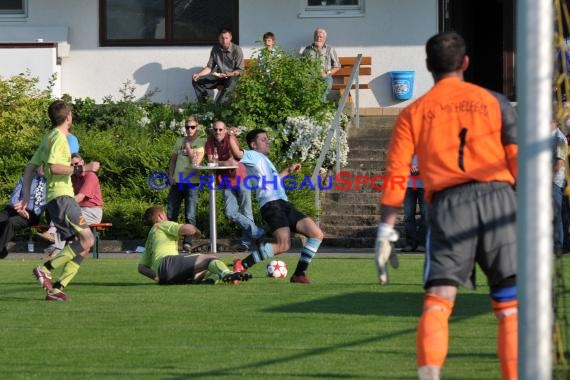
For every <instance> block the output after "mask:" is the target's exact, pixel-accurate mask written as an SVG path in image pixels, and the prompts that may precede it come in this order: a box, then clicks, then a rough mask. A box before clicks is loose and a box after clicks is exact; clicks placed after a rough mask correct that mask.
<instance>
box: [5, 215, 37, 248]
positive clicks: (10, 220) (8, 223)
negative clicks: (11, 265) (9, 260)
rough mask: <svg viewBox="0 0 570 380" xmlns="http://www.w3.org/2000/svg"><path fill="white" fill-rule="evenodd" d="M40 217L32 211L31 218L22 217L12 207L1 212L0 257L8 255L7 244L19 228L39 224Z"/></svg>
mask: <svg viewBox="0 0 570 380" xmlns="http://www.w3.org/2000/svg"><path fill="white" fill-rule="evenodd" d="M39 219H40V218H39V217H38V216H37V215H36V214H34V213H30V219H25V218H23V217H21V216H20V215H19V214H18V213H17V212H16V210H14V209H13V208H12V207H7V208H5V209H4V210H3V211H2V212H0V259H3V258H4V257H6V256H7V255H8V250H7V249H6V245H7V244H8V242H9V241H11V240H12V239H14V235H15V234H16V231H17V230H20V229H22V228H26V227H30V226H33V225H35V224H38V221H39Z"/></svg>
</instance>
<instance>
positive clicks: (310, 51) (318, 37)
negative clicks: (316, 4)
mask: <svg viewBox="0 0 570 380" xmlns="http://www.w3.org/2000/svg"><path fill="white" fill-rule="evenodd" d="M303 56H311V57H313V58H316V59H317V60H319V61H320V62H321V64H322V68H323V71H322V72H321V77H322V78H323V80H324V81H325V82H327V91H326V92H327V93H328V92H329V91H330V90H331V88H332V85H333V77H332V76H333V75H334V73H336V72H337V71H338V70H340V67H341V65H340V60H339V59H338V54H337V53H336V50H335V48H334V47H332V46H331V45H329V44H327V31H326V30H324V29H323V28H317V29H315V33H314V35H313V43H312V44H310V45H309V46H307V47H305V50H303Z"/></svg>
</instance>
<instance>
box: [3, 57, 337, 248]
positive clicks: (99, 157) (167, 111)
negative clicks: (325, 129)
mask: <svg viewBox="0 0 570 380" xmlns="http://www.w3.org/2000/svg"><path fill="white" fill-rule="evenodd" d="M268 62H269V63H268V64H269V66H267V67H269V68H270V75H269V76H268V75H267V72H266V71H262V70H261V69H260V67H259V65H257V64H253V65H250V66H249V67H248V68H247V70H246V72H245V74H244V76H243V77H242V79H241V80H240V83H239V85H238V89H237V91H236V96H235V98H234V101H233V103H232V105H231V107H221V106H219V105H217V104H215V103H213V102H212V101H207V102H204V103H184V104H182V105H177V106H175V105H172V104H156V103H151V102H149V101H148V99H146V98H143V99H140V100H135V96H134V86H133V85H132V84H131V83H130V82H129V81H127V82H126V83H125V84H124V85H123V86H122V87H121V89H120V93H121V98H120V99H113V98H111V97H106V98H104V99H103V101H102V103H96V102H95V101H94V100H93V99H91V98H85V99H72V98H71V97H70V96H68V95H66V96H64V100H66V101H67V102H68V103H70V104H72V106H73V127H72V132H73V133H74V134H75V135H76V136H77V138H78V139H79V142H80V152H81V154H82V155H83V157H84V158H85V160H86V161H92V160H96V161H99V162H100V163H101V169H100V171H99V173H98V175H99V178H100V182H101V188H102V192H103V200H104V203H105V205H104V217H103V219H104V221H109V222H112V223H113V228H112V229H110V230H109V231H107V232H106V235H105V236H106V238H119V239H144V237H145V236H146V232H147V230H148V228H147V227H146V226H145V225H144V223H143V221H142V215H143V213H144V211H145V210H146V208H147V207H148V206H150V205H153V204H158V205H166V196H167V192H168V190H167V189H165V190H160V191H159V190H154V189H152V188H151V187H150V186H149V184H148V177H149V175H150V174H152V173H153V172H157V171H161V172H165V173H166V172H167V171H168V170H167V166H168V161H169V159H170V155H171V150H172V147H173V146H174V143H175V141H176V139H177V138H178V137H180V136H181V134H182V133H183V125H184V119H185V117H186V116H188V115H196V116H197V117H198V119H199V120H200V122H201V124H202V125H204V126H205V129H206V130H203V131H202V133H203V136H204V137H205V136H206V133H207V132H209V128H210V127H211V123H212V122H213V121H214V120H216V119H222V120H225V121H226V122H227V123H228V124H229V125H236V126H237V125H239V126H241V127H240V128H241V129H243V130H245V131H247V130H249V129H252V128H259V127H263V128H265V129H267V130H268V133H269V135H270V137H271V138H272V148H271V154H270V158H271V159H272V160H273V162H274V163H275V165H276V166H277V168H283V167H285V166H286V165H288V164H290V163H291V162H293V161H296V158H297V157H287V154H286V152H287V151H288V149H289V144H290V143H289V142H288V137H287V136H286V135H284V133H285V132H284V129H283V126H284V125H285V120H286V119H287V117H291V116H302V115H310V116H311V117H312V118H313V119H314V120H317V121H318V122H323V121H324V120H326V119H327V118H330V112H331V110H332V109H334V108H333V106H332V104H331V103H328V102H326V101H324V100H323V91H324V85H325V84H324V82H323V81H322V80H320V79H319V77H318V66H317V64H318V63H317V62H316V61H315V60H312V59H310V58H303V57H297V56H288V55H285V54H282V55H281V56H280V57H277V58H270V59H269V61H268ZM37 83H38V80H37V79H36V78H31V77H30V75H29V74H22V75H19V76H15V77H11V78H6V79H4V78H0V102H1V107H2V108H1V112H2V117H1V118H0V144H1V145H0V147H1V148H2V151H3V154H2V155H1V156H0V178H1V179H2V181H1V182H0V191H1V193H2V194H3V196H2V198H1V199H2V201H1V202H0V203H3V204H6V203H7V201H8V195H9V194H10V192H11V191H12V189H13V187H14V185H15V183H16V181H17V180H18V178H19V177H21V175H22V173H23V170H24V167H25V166H26V165H27V163H28V162H29V160H30V158H31V156H32V154H33V152H34V151H35V149H36V148H37V146H38V144H39V143H40V141H41V139H42V138H43V136H44V135H45V134H46V133H47V132H48V131H49V130H50V128H51V126H50V123H49V120H48V117H47V108H48V106H49V104H50V103H51V102H52V101H53V100H54V99H53V97H52V96H51V94H50V89H49V88H48V89H46V90H43V91H40V90H38V89H37ZM327 115H328V116H327ZM244 136H245V133H244V134H242V135H241V136H240V138H241V139H242V141H241V144H242V146H243V147H245V146H246V145H245V141H243V139H244ZM289 138H290V137H289ZM313 167H314V159H313V160H307V161H306V162H304V163H303V171H302V173H300V174H299V175H298V177H299V178H302V177H303V176H304V175H310V174H311V172H312V169H313ZM217 195H218V197H217V210H218V215H219V217H218V224H217V229H218V233H219V236H224V237H237V236H239V235H240V231H239V228H238V226H236V225H235V224H233V223H230V222H229V221H228V220H227V219H226V218H225V217H224V216H223V205H222V196H221V192H218V193H217ZM288 196H289V198H290V200H291V201H292V202H293V203H295V205H296V206H297V207H298V208H299V209H301V210H302V211H304V212H306V213H307V214H309V215H314V213H315V209H314V192H313V191H309V190H304V191H291V192H289V194H288ZM254 215H255V217H256V220H257V221H261V218H260V216H259V210H258V208H257V207H256V203H255V201H254ZM179 217H180V219H179V220H180V221H183V211H182V210H181V213H180V216H179ZM196 218H197V223H196V224H197V226H198V227H199V228H200V229H201V230H202V232H203V234H204V236H206V237H208V236H209V207H208V192H207V191H206V190H204V191H201V192H200V197H199V201H198V209H197V215H196Z"/></svg>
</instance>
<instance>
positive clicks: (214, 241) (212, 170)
mask: <svg viewBox="0 0 570 380" xmlns="http://www.w3.org/2000/svg"><path fill="white" fill-rule="evenodd" d="M195 169H198V170H202V171H205V172H208V173H209V174H211V175H213V176H214V183H213V184H212V187H210V189H209V190H208V191H209V193H210V194H209V195H210V251H211V252H212V253H217V252H218V237H217V230H216V187H217V184H216V171H219V170H229V169H237V166H229V165H227V166H196V167H195Z"/></svg>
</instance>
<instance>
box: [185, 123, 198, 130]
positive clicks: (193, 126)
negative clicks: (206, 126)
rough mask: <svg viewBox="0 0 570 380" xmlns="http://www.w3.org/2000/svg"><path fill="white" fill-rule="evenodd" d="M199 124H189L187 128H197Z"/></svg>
mask: <svg viewBox="0 0 570 380" xmlns="http://www.w3.org/2000/svg"><path fill="white" fill-rule="evenodd" d="M197 127H198V126H197V125H195V124H193V125H187V126H186V129H196V128H197Z"/></svg>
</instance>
